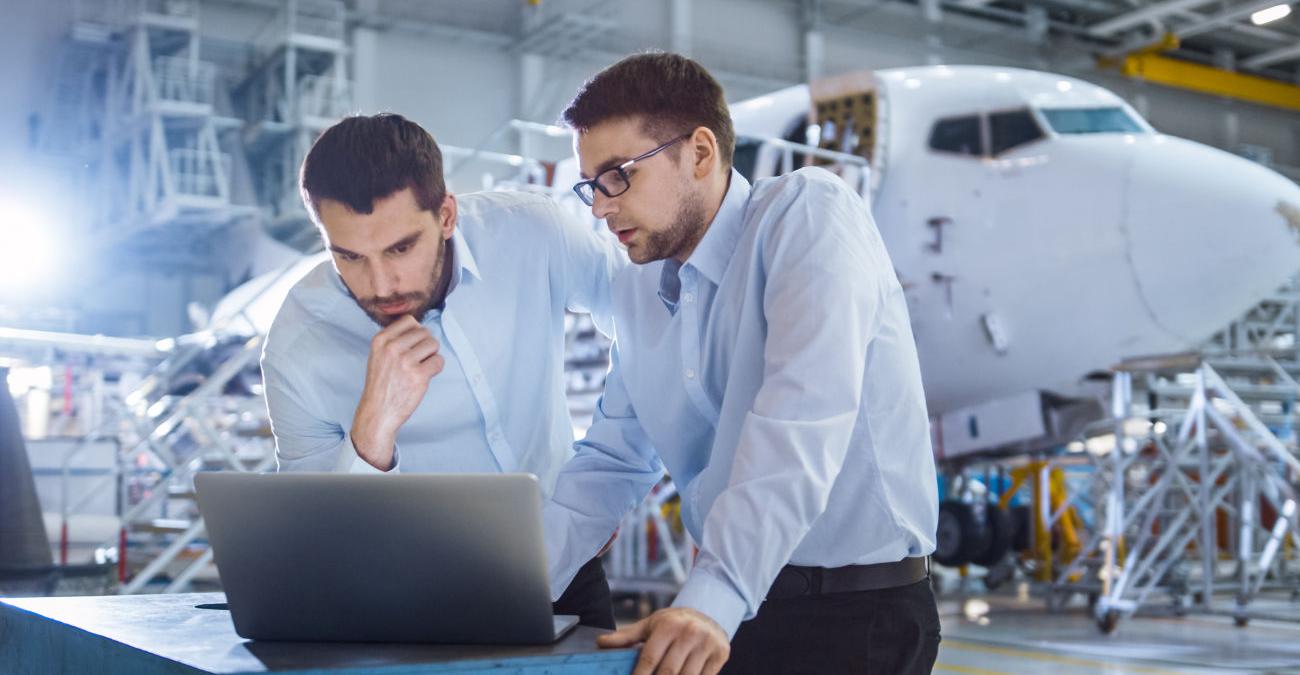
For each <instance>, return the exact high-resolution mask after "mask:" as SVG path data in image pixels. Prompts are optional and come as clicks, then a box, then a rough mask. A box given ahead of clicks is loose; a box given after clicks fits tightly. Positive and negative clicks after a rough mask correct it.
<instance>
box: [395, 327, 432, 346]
mask: <svg viewBox="0 0 1300 675" xmlns="http://www.w3.org/2000/svg"><path fill="white" fill-rule="evenodd" d="M425 340H434V341H435V342H436V341H437V340H436V339H435V338H434V337H433V334H432V333H430V332H429V329H427V328H425V327H424V326H420V325H416V326H415V327H414V328H411V329H408V330H407V331H406V332H404V333H401V334H399V335H394V336H393V337H392V339H391V341H390V344H391V345H392V346H393V348H395V349H397V350H398V351H403V352H404V351H407V350H410V349H411V348H412V347H414V346H415V345H418V344H420V343H421V342H423V341H425Z"/></svg>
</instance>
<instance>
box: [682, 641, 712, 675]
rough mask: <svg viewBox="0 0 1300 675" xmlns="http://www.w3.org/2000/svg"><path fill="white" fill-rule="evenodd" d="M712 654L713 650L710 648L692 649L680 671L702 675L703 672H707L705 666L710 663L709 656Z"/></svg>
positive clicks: (688, 674)
mask: <svg viewBox="0 0 1300 675" xmlns="http://www.w3.org/2000/svg"><path fill="white" fill-rule="evenodd" d="M712 655H713V652H711V651H709V650H708V649H704V648H703V647H696V648H695V649H692V650H691V653H690V655H689V656H687V657H686V661H685V662H684V663H683V664H682V667H681V669H680V670H679V671H678V672H680V673H681V675H701V673H704V672H706V671H705V667H706V666H707V665H708V663H709V657H711V656H712Z"/></svg>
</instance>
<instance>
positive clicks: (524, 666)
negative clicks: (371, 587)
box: [0, 593, 636, 675]
mask: <svg viewBox="0 0 1300 675" xmlns="http://www.w3.org/2000/svg"><path fill="white" fill-rule="evenodd" d="M224 603H225V596H223V595H222V594H220V593H185V594H171V595H134V596H95V597H59V598H4V599H0V671H2V672H4V673H15V674H21V675H26V674H28V673H31V674H36V673H40V674H41V675H46V674H50V673H89V672H95V673H108V674H114V673H131V674H132V675H153V674H158V675H171V674H173V673H175V674H180V673H184V674H186V675H191V674H194V673H214V674H215V673H221V674H224V675H233V674H237V673H266V672H280V671H293V672H298V673H326V672H329V673H339V672H343V673H349V674H353V675H360V674H363V673H385V674H397V673H401V674H402V675H410V674H413V673H457V674H458V675H468V674H471V673H501V672H509V673H520V674H532V673H537V674H540V673H573V674H575V675H576V674H588V673H589V674H597V673H599V674H601V675H615V674H619V675H625V674H626V673H629V672H631V670H632V665H633V664H634V662H635V660H636V651H635V650H631V649H620V650H602V649H600V648H598V647H597V646H596V636H597V635H599V634H600V633H601V632H602V631H600V630H598V629H594V628H587V627H584V626H579V627H578V628H577V629H576V630H574V631H573V632H571V633H569V634H568V635H567V636H566V637H565V638H564V639H562V640H560V641H559V642H557V643H555V644H553V645H542V646H499V645H413V644H366V643H294V642H258V641H250V640H245V639H244V638H241V637H239V636H238V635H236V634H235V627H234V624H232V623H231V621H230V614H229V612H227V611H225V609H224Z"/></svg>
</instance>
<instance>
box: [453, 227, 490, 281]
mask: <svg viewBox="0 0 1300 675" xmlns="http://www.w3.org/2000/svg"><path fill="white" fill-rule="evenodd" d="M451 264H452V287H453V288H454V287H455V285H456V284H457V283H458V282H459V281H460V279H461V277H462V276H463V274H464V273H465V272H469V274H470V276H472V277H474V278H475V279H479V280H482V279H483V275H482V274H481V273H480V272H479V269H478V262H477V261H476V260H475V259H474V252H473V251H471V250H470V248H469V244H467V243H466V242H465V235H464V234H462V233H461V228H460V227H459V225H458V226H457V227H456V229H454V230H452V232H451ZM450 292H451V291H450V290H448V293H450Z"/></svg>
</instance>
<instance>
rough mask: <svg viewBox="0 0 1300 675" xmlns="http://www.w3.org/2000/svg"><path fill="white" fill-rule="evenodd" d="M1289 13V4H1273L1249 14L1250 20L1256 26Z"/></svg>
mask: <svg viewBox="0 0 1300 675" xmlns="http://www.w3.org/2000/svg"><path fill="white" fill-rule="evenodd" d="M1290 13H1291V5H1274V6H1272V7H1269V8H1268V9H1261V10H1259V11H1258V12H1255V13H1254V14H1251V15H1250V22H1251V23H1253V24H1255V25H1256V26H1262V25H1264V24H1266V23H1269V22H1272V21H1277V20H1278V19H1281V18H1282V17H1284V16H1286V15H1288V14H1290Z"/></svg>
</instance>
